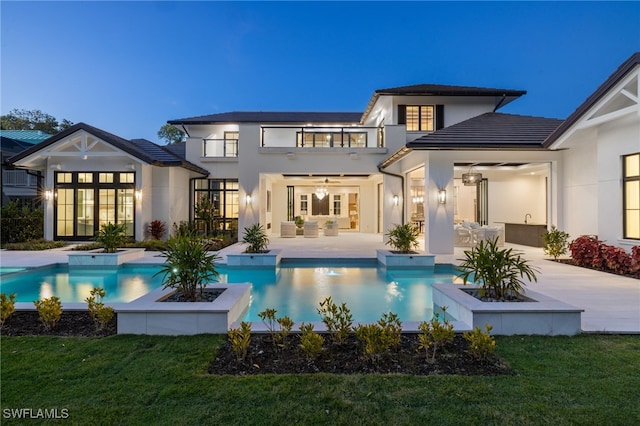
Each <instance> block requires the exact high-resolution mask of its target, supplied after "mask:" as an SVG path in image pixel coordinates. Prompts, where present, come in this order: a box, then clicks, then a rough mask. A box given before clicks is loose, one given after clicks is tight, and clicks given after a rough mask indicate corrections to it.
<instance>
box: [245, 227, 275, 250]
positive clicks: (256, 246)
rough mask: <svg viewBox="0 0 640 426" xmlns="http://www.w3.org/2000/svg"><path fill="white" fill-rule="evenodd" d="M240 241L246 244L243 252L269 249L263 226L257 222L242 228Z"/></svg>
mask: <svg viewBox="0 0 640 426" xmlns="http://www.w3.org/2000/svg"><path fill="white" fill-rule="evenodd" d="M242 242H243V243H245V244H248V246H247V248H246V250H245V251H244V252H245V253H266V252H268V251H269V249H268V245H269V238H267V234H266V233H265V231H264V228H263V226H262V225H260V224H259V223H254V224H253V225H251V226H250V227H248V228H244V237H243V239H242Z"/></svg>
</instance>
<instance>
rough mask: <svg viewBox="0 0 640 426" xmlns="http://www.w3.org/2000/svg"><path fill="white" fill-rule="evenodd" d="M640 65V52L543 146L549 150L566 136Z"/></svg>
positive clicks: (627, 61) (631, 57)
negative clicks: (592, 108)
mask: <svg viewBox="0 0 640 426" xmlns="http://www.w3.org/2000/svg"><path fill="white" fill-rule="evenodd" d="M639 65H640V52H635V53H634V54H632V55H631V56H630V57H629V58H628V59H627V60H626V61H624V62H623V63H622V64H621V65H620V66H619V67H618V68H617V69H616V70H615V71H614V72H613V74H611V75H610V76H609V78H607V79H606V80H605V81H604V83H602V84H601V85H600V86H598V88H597V89H596V90H595V91H594V92H593V93H592V94H591V95H589V97H588V98H587V99H586V100H585V101H584V102H583V103H582V104H580V105H579V106H578V108H576V110H575V111H574V112H573V113H572V114H571V115H570V116H569V117H567V119H566V120H565V121H564V122H563V123H562V124H560V126H558V128H557V129H556V130H555V131H553V132H552V133H551V134H550V135H549V136H548V137H547V139H546V140H545V141H544V142H543V146H544V147H546V148H548V147H549V146H551V145H553V143H554V142H556V141H557V140H558V139H560V137H561V136H562V135H564V134H565V133H566V132H567V131H568V130H569V129H570V128H571V127H573V125H574V124H576V122H577V121H578V120H580V118H581V117H582V116H583V115H584V114H586V113H587V111H589V110H590V109H591V107H593V106H594V105H595V104H596V103H597V102H598V101H600V100H601V99H602V98H603V97H604V96H605V95H606V94H607V93H608V92H609V90H610V89H611V88H612V87H613V86H615V85H616V84H618V83H619V82H620V80H622V79H623V78H624V77H625V76H626V75H627V74H628V73H629V72H630V71H632V70H633V69H635V67H637V66H639Z"/></svg>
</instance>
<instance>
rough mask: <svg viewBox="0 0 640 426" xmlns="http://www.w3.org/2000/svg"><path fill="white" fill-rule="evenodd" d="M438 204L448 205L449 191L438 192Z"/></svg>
mask: <svg viewBox="0 0 640 426" xmlns="http://www.w3.org/2000/svg"><path fill="white" fill-rule="evenodd" d="M438 203H440V204H447V190H446V189H441V190H439V191H438Z"/></svg>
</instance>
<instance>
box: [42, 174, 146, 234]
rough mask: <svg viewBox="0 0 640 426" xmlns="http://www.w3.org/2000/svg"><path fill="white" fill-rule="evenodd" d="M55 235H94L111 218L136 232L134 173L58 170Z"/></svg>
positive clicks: (129, 231) (127, 229)
mask: <svg viewBox="0 0 640 426" xmlns="http://www.w3.org/2000/svg"><path fill="white" fill-rule="evenodd" d="M55 193H56V198H55V208H54V223H55V229H54V236H55V237H56V238H58V237H59V238H64V239H91V238H93V237H94V236H95V235H96V233H97V232H98V231H99V230H100V227H101V226H102V225H104V224H107V223H109V222H111V223H118V224H124V225H126V233H127V235H128V236H131V237H132V236H133V235H134V216H135V205H134V204H135V201H134V200H135V197H134V194H135V173H133V172H125V173H122V172H56V174H55Z"/></svg>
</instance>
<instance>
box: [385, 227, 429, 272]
mask: <svg viewBox="0 0 640 426" xmlns="http://www.w3.org/2000/svg"><path fill="white" fill-rule="evenodd" d="M419 235H420V230H419V229H418V227H417V226H415V225H413V224H411V223H406V224H403V225H394V226H393V228H391V230H389V233H388V234H386V236H387V237H388V238H389V239H388V240H387V241H386V242H385V244H386V245H390V246H391V248H392V249H393V250H381V249H377V250H376V253H377V258H378V262H380V263H382V264H383V265H385V266H386V267H387V268H390V267H391V268H393V267H398V268H406V267H410V268H430V269H433V268H434V267H435V256H433V255H430V254H425V253H421V252H418V251H417V250H416V249H417V248H418V246H419V245H420V243H419V242H418V237H419Z"/></svg>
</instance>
